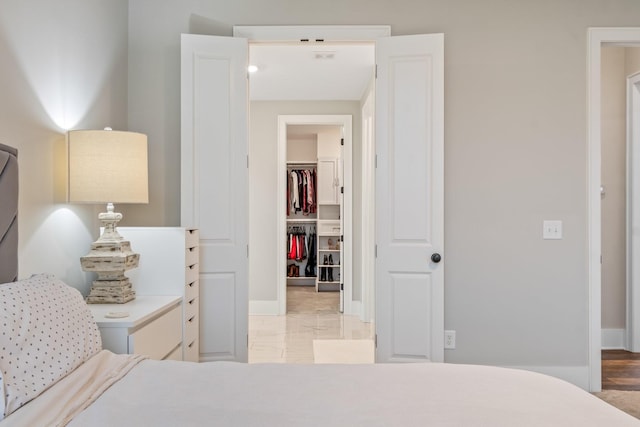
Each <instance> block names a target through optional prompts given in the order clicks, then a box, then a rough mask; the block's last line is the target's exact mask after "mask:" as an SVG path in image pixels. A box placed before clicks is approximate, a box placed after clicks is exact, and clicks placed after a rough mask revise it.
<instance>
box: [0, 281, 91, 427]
mask: <svg viewBox="0 0 640 427" xmlns="http://www.w3.org/2000/svg"><path fill="white" fill-rule="evenodd" d="M101 349H102V341H101V339H100V332H99V330H98V327H97V325H96V323H95V321H94V320H93V316H92V315H91V312H90V311H89V309H88V308H87V306H86V304H85V302H84V300H83V298H82V295H80V292H78V291H77V290H76V289H74V288H72V287H70V286H68V285H66V284H64V283H63V282H62V281H60V280H57V279H55V278H54V277H52V276H47V275H37V276H33V277H31V278H29V279H27V280H22V281H19V282H12V283H5V284H2V285H0V391H2V390H4V391H3V396H2V398H1V399H0V420H2V418H3V417H6V416H8V415H9V414H11V413H12V412H13V411H15V410H16V409H18V408H20V407H21V406H22V405H24V404H26V403H27V402H29V401H30V400H31V399H33V398H35V397H37V396H38V395H39V394H40V393H42V392H43V391H44V390H46V389H47V388H48V387H50V386H51V385H53V384H54V383H56V382H57V381H58V380H60V379H61V378H63V377H64V376H65V375H67V374H68V373H70V372H71V371H73V370H74V369H75V368H77V367H78V366H79V365H80V364H81V363H83V362H84V361H85V360H87V359H89V358H90V357H91V356H93V355H94V354H95V353H97V352H99V351H100V350H101Z"/></svg>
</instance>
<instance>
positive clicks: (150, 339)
mask: <svg viewBox="0 0 640 427" xmlns="http://www.w3.org/2000/svg"><path fill="white" fill-rule="evenodd" d="M181 342H182V307H181V306H180V305H177V306H176V307H174V308H172V309H171V310H170V311H168V312H167V313H165V314H163V315H162V316H160V317H159V318H157V319H155V320H154V321H152V322H151V323H149V324H147V325H145V326H143V327H142V328H140V329H138V330H137V331H135V332H133V333H132V334H131V335H129V339H128V344H129V354H145V355H147V356H149V357H150V358H151V359H157V360H162V359H164V358H165V357H167V356H168V355H169V354H170V353H171V352H172V351H173V350H174V349H175V348H176V347H178V346H179V345H180V343H181Z"/></svg>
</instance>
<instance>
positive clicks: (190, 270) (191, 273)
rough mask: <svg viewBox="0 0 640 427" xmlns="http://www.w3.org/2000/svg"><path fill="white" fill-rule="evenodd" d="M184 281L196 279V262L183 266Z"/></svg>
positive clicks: (197, 270)
mask: <svg viewBox="0 0 640 427" xmlns="http://www.w3.org/2000/svg"><path fill="white" fill-rule="evenodd" d="M185 270H186V271H185V273H184V274H185V282H186V283H191V282H193V281H195V280H198V274H199V272H200V269H199V268H198V264H193V265H188V266H187V267H186V268H185Z"/></svg>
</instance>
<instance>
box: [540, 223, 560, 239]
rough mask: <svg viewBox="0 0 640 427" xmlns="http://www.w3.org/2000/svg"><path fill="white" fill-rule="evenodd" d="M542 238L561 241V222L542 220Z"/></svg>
mask: <svg viewBox="0 0 640 427" xmlns="http://www.w3.org/2000/svg"><path fill="white" fill-rule="evenodd" d="M542 238H543V239H545V240H558V239H562V221H560V220H544V221H543V222H542Z"/></svg>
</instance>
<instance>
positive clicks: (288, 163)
mask: <svg viewBox="0 0 640 427" xmlns="http://www.w3.org/2000/svg"><path fill="white" fill-rule="evenodd" d="M317 164H318V162H287V166H316V165H317Z"/></svg>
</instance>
